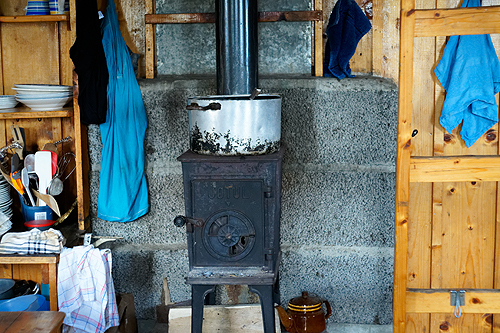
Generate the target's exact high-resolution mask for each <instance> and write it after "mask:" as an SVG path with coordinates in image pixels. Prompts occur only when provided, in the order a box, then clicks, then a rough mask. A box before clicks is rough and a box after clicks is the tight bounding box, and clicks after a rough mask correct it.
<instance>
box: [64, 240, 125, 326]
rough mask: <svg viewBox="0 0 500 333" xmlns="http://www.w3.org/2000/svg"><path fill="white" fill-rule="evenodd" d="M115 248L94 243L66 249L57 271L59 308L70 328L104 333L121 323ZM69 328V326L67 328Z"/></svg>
mask: <svg viewBox="0 0 500 333" xmlns="http://www.w3.org/2000/svg"><path fill="white" fill-rule="evenodd" d="M111 266H112V259H111V250H109V249H103V250H100V249H97V248H94V246H92V245H87V246H75V247H73V248H64V249H63V250H62V252H61V255H60V257H59V265H58V270H57V299H58V304H59V311H61V312H64V313H65V314H66V317H64V322H63V323H64V324H65V325H67V326H68V327H69V328H71V329H68V330H67V331H73V332H87V333H104V332H105V331H106V330H107V329H108V328H110V327H112V326H118V325H119V323H120V322H119V318H118V308H117V305H116V295H115V287H114V284H113V278H112V276H111ZM66 328H67V327H66Z"/></svg>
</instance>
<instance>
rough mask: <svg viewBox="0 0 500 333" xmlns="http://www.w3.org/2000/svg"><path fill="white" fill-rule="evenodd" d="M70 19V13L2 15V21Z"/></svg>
mask: <svg viewBox="0 0 500 333" xmlns="http://www.w3.org/2000/svg"><path fill="white" fill-rule="evenodd" d="M61 21H69V15H66V14H63V15H24V16H0V22H1V23H32V22H35V23H39V22H61Z"/></svg>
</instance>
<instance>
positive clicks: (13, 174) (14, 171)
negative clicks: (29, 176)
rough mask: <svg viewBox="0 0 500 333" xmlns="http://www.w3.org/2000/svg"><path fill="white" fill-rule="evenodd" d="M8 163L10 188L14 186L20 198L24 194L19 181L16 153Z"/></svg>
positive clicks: (18, 163) (19, 174)
mask: <svg viewBox="0 0 500 333" xmlns="http://www.w3.org/2000/svg"><path fill="white" fill-rule="evenodd" d="M10 163H11V164H10V167H11V170H10V180H11V181H12V186H14V188H15V189H16V190H17V192H19V194H20V195H21V196H22V195H23V194H24V186H23V182H22V180H21V172H20V170H19V165H20V161H19V155H17V153H15V154H14V155H12V159H11V162H10Z"/></svg>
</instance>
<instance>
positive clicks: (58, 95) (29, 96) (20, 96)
mask: <svg viewBox="0 0 500 333" xmlns="http://www.w3.org/2000/svg"><path fill="white" fill-rule="evenodd" d="M62 97H73V92H56V93H38V94H24V93H23V94H16V96H15V98H16V99H17V100H26V99H47V98H62Z"/></svg>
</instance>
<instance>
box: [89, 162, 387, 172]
mask: <svg viewBox="0 0 500 333" xmlns="http://www.w3.org/2000/svg"><path fill="white" fill-rule="evenodd" d="M146 164H147V165H146V174H148V175H151V176H165V175H182V165H181V163H180V162H172V161H170V160H155V161H147V162H146ZM100 170H101V164H100V163H96V164H93V165H92V171H94V172H98V171H100ZM283 171H284V172H297V171H302V172H339V171H340V172H378V173H395V172H396V165H395V164H393V163H387V164H373V165H369V164H368V165H357V164H351V163H331V164H314V163H303V164H302V163H296V164H285V165H283Z"/></svg>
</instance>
